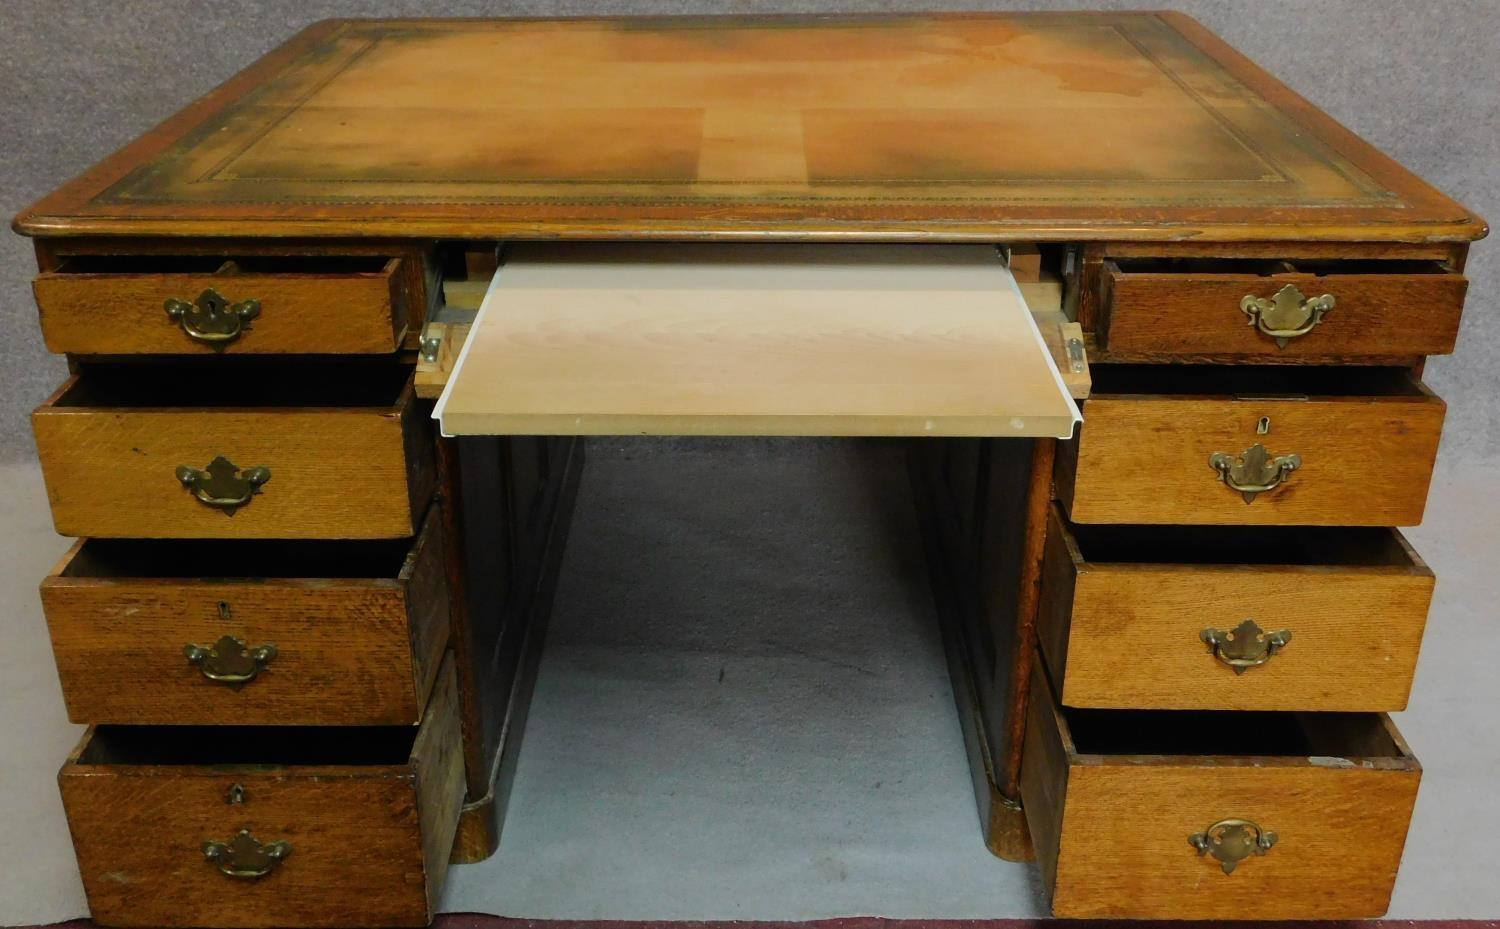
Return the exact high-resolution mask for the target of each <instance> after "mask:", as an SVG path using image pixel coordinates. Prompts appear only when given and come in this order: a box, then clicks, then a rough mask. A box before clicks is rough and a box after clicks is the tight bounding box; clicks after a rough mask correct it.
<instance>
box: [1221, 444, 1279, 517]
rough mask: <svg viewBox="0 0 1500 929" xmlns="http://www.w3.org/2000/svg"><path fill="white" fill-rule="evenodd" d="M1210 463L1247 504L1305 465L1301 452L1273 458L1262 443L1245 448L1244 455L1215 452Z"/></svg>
mask: <svg viewBox="0 0 1500 929" xmlns="http://www.w3.org/2000/svg"><path fill="white" fill-rule="evenodd" d="M1208 466H1209V467H1210V468H1213V469H1214V470H1215V471H1217V472H1219V479H1220V480H1221V481H1223V482H1224V484H1225V486H1227V487H1228V488H1229V489H1230V490H1237V491H1239V492H1240V494H1241V495H1242V496H1243V497H1244V498H1245V502H1246V503H1250V502H1251V501H1253V500H1254V499H1255V495H1256V494H1263V493H1265V492H1266V491H1268V490H1275V489H1276V488H1277V487H1278V486H1279V485H1280V484H1281V482H1282V481H1285V480H1286V479H1287V478H1288V477H1289V476H1290V475H1291V473H1292V472H1293V471H1295V470H1297V469H1298V468H1300V467H1302V456H1301V455H1277V456H1276V457H1275V458H1272V457H1271V453H1270V452H1268V451H1266V447H1265V446H1264V445H1261V444H1260V443H1259V442H1257V443H1255V444H1254V445H1252V446H1250V447H1249V448H1247V449H1245V453H1244V454H1243V455H1231V454H1229V453H1228V452H1214V453H1213V454H1212V455H1209V456H1208Z"/></svg>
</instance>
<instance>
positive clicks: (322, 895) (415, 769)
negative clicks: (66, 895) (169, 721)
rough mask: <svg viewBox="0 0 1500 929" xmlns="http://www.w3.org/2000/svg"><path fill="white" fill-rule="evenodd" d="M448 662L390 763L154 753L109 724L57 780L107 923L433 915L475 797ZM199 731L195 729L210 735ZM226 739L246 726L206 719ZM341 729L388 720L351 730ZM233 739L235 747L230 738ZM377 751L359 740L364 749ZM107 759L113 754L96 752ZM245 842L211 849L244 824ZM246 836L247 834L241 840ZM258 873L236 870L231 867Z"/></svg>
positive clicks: (274, 922)
mask: <svg viewBox="0 0 1500 929" xmlns="http://www.w3.org/2000/svg"><path fill="white" fill-rule="evenodd" d="M454 696H455V687H454V683H453V669H452V665H451V661H450V662H449V663H448V665H447V666H446V667H445V668H444V672H443V675H442V678H441V682H440V684H439V686H438V688H437V690H436V692H435V693H434V695H433V702H432V704H431V706H430V707H429V708H428V712H427V714H426V719H425V720H424V722H423V724H422V727H421V730H420V732H419V733H418V734H417V736H416V740H415V743H414V744H413V743H411V742H410V740H408V742H407V744H408V745H409V746H411V748H410V756H409V757H408V758H407V759H405V760H404V761H398V762H397V763H391V764H370V765H366V764H332V765H324V764H318V765H305V766H304V765H274V764H268V765H259V766H258V765H253V764H238V765H207V764H205V765H193V764H152V763H150V762H149V761H147V762H144V763H143V762H142V761H141V760H140V759H137V758H134V757H129V756H128V755H127V756H125V757H124V760H123V761H121V762H115V761H114V760H112V759H110V758H109V757H108V753H107V752H105V751H103V750H101V747H100V745H99V743H101V742H102V741H104V740H105V739H106V738H107V735H106V734H105V729H107V728H108V727H104V728H101V729H91V730H89V733H88V735H86V736H85V744H84V746H82V747H81V748H80V751H79V752H77V753H75V755H74V757H73V758H71V759H70V760H69V762H68V763H67V764H66V765H65V766H64V767H63V770H62V772H61V774H60V775H59V777H58V780H59V784H60V787H61V790H62V797H63V805H64V808H65V810H66V812H67V816H68V826H69V829H70V831H71V833H72V837H73V844H74V847H75V851H76V853H77V856H78V868H79V873H80V874H81V876H82V877H83V884H84V890H85V891H86V893H87V894H88V901H89V909H90V911H91V914H92V917H93V920H94V922H95V923H96V924H98V925H101V926H202V927H210V929H213V927H276V926H309V927H313V926H316V927H360V926H425V925H427V923H428V922H429V921H430V919H431V916H432V913H433V911H434V909H435V905H436V900H437V894H438V892H439V889H440V887H441V883H442V879H443V876H444V874H445V872H446V867H447V858H448V853H449V851H450V850H451V847H452V844H453V836H454V834H455V832H456V830H457V826H458V817H459V813H460V809H461V806H462V802H463V765H462V761H461V749H460V744H459V722H458V715H457V712H456V709H455V703H454ZM202 731H203V730H187V732H188V733H190V734H192V733H201V732H202ZM209 731H210V732H213V733H215V735H216V736H218V737H220V738H222V739H224V740H226V743H228V742H230V740H233V739H234V738H235V733H236V732H237V731H240V730H235V729H219V730H209ZM324 732H328V733H330V735H329V736H328V738H329V740H330V741H331V740H332V739H333V738H335V736H334V735H332V734H331V733H337V736H336V737H337V738H340V739H349V738H352V734H358V733H361V732H368V733H370V736H369V738H370V739H371V740H374V739H377V738H379V737H389V736H390V735H391V730H388V729H383V728H377V729H373V730H362V729H354V730H348V729H341V730H312V733H314V734H317V733H324ZM227 750H228V751H233V748H232V746H231V747H229V748H227ZM369 751H371V749H369V748H367V747H361V746H358V745H353V744H351V747H350V749H349V753H350V755H351V756H352V757H359V756H360V755H362V754H364V753H367V752H369ZM96 755H100V756H104V757H94V756H96ZM242 830H243V831H248V833H249V838H250V839H253V840H254V841H255V842H259V843H262V845H263V846H269V845H271V843H277V842H285V843H287V847H286V848H285V849H284V852H285V853H284V855H283V856H282V857H281V858H280V859H279V860H274V861H267V860H266V859H264V858H258V857H257V856H255V855H254V854H253V852H252V851H251V850H249V849H228V850H223V849H219V850H216V851H217V852H218V855H217V857H216V858H212V859H211V858H210V857H208V855H207V854H206V852H205V845H206V843H211V842H212V843H222V844H226V845H227V844H230V843H231V842H232V841H233V840H234V839H235V837H236V836H238V835H239V834H240V833H241V831H242ZM241 841H242V842H245V843H247V844H248V840H241ZM221 866H222V867H226V868H230V869H239V870H243V871H245V872H252V873H253V872H265V873H263V874H261V875H260V876H251V873H246V874H245V875H243V876H238V877H236V876H230V875H227V874H224V873H222V872H221V871H220V867H221Z"/></svg>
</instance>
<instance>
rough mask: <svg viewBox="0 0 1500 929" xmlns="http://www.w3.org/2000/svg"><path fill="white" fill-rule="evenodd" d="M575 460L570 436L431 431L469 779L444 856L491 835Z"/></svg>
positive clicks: (514, 746)
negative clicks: (444, 435)
mask: <svg viewBox="0 0 1500 929" xmlns="http://www.w3.org/2000/svg"><path fill="white" fill-rule="evenodd" d="M582 470H583V441H582V440H581V439H576V438H574V437H570V436H569V437H561V438H529V437H507V438H464V439H440V440H439V441H438V482H439V494H440V501H441V503H442V504H443V525H444V536H445V539H444V541H445V542H446V544H447V551H448V562H449V574H448V581H449V590H450V598H451V601H452V613H453V617H452V629H453V640H452V641H453V651H454V655H455V658H456V659H457V665H458V677H459V690H460V701H459V703H460V716H461V719H462V722H463V732H464V765H465V771H466V774H467V785H468V799H467V802H466V803H465V805H464V809H463V815H462V817H461V819H460V820H459V828H458V836H457V837H456V839H455V840H454V846H453V861H455V862H460V863H462V862H472V861H480V860H483V859H484V858H487V857H489V855H490V854H492V853H493V852H494V850H495V849H496V848H497V847H498V845H499V841H500V833H501V829H502V827H503V825H504V822H505V810H506V804H507V801H508V800H509V796H510V786H511V782H512V779H513V778H514V774H515V765H516V759H517V756H518V754H519V752H520V748H521V740H522V736H523V735H524V732H525V724H526V715H527V711H528V710H529V708H530V705H531V693H532V689H533V685H534V684H535V681H536V670H537V666H538V664H539V661H540V658H541V652H542V643H543V640H544V638H545V633H546V626H547V618H548V614H549V613H550V611H551V606H552V594H553V590H554V588H555V585H556V581H557V572H558V568H559V566H560V564H561V561H562V553H563V548H564V546H565V544H566V540H567V534H568V526H569V524H570V522H571V520H572V512H573V502H574V499H575V497H576V494H577V489H578V481H579V477H580V475H581V473H582Z"/></svg>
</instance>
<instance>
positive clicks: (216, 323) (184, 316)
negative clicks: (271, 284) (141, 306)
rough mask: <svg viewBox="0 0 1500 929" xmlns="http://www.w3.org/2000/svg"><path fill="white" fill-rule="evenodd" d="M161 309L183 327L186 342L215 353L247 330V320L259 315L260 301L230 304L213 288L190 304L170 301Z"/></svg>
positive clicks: (176, 300) (248, 322)
mask: <svg viewBox="0 0 1500 929" xmlns="http://www.w3.org/2000/svg"><path fill="white" fill-rule="evenodd" d="M162 307H163V309H165V310H166V311H167V315H168V316H169V317H171V318H172V319H174V320H176V321H177V322H178V324H180V325H181V326H182V331H183V332H185V333H187V336H188V338H190V339H193V340H194V341H197V342H202V343H203V344H205V345H208V346H210V347H212V348H216V349H222V348H224V346H226V345H228V344H229V343H230V342H233V341H234V340H235V339H238V338H239V337H240V333H242V332H244V331H245V330H246V329H249V328H250V320H252V319H254V318H255V317H257V316H259V315H260V301H259V300H241V301H240V302H239V303H235V304H231V303H230V302H229V301H228V300H226V299H225V298H224V297H223V296H221V295H220V294H219V292H218V291H217V290H214V289H213V288H212V287H210V288H209V289H208V290H205V291H204V292H203V293H201V294H199V295H198V299H197V300H194V301H193V302H191V303H189V302H188V301H186V300H179V299H177V298H176V297H171V298H169V299H168V300H167V302H166V303H164V304H162Z"/></svg>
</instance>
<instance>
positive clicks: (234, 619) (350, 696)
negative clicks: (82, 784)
mask: <svg viewBox="0 0 1500 929" xmlns="http://www.w3.org/2000/svg"><path fill="white" fill-rule="evenodd" d="M438 530H439V526H438V514H437V508H436V507H434V508H433V509H432V512H431V513H429V515H428V517H427V520H426V522H425V524H424V526H423V528H422V534H421V535H420V536H419V537H418V538H417V539H416V540H415V542H414V543H413V544H412V545H411V546H410V547H409V548H407V547H406V546H405V544H404V543H401V542H373V543H372V542H313V543H308V542H303V543H288V542H263V543H262V542H249V543H243V542H242V543H235V542H196V541H195V542H167V543H159V542H146V541H136V540H131V541H121V542H103V541H97V540H96V541H92V542H80V543H79V544H77V545H75V546H74V548H73V550H72V551H71V552H69V553H68V556H67V557H66V558H65V559H64V561H63V563H62V564H60V565H59V566H58V569H57V570H56V571H55V572H54V573H53V574H52V575H50V576H49V577H48V578H47V579H46V580H44V581H43V582H42V589H41V594H42V607H43V610H44V611H45V613H46V616H47V625H48V627H49V629H50V631H51V634H52V650H53V654H54V656H55V657H56V660H57V669H58V677H59V679H60V681H61V683H62V689H63V698H64V700H65V702H66V704H67V707H68V717H69V718H70V719H71V720H73V721H74V722H79V723H122V724H137V725H153V724H155V725H171V724H178V725H221V724H233V725H252V726H274V725H288V726H335V725H337V726H361V725H413V724H415V723H417V722H418V721H419V720H420V718H421V713H422V708H423V706H425V705H426V702H427V696H428V694H429V692H430V691H431V688H432V684H433V681H434V679H435V678H436V675H437V670H438V664H439V662H440V660H441V659H442V656H443V650H444V649H445V648H446V647H447V643H448V590H447V580H446V574H445V571H444V564H443V552H442V537H441V533H440V532H439V531H438ZM247 546H248V547H249V550H248V551H247ZM187 547H193V548H197V549H201V551H194V552H186V551H185V549H186V548H187ZM273 547H274V548H276V549H280V550H281V551H280V552H276V553H267V552H266V549H267V548H273ZM120 549H129V550H127V551H120ZM329 549H336V550H337V551H334V552H330V551H329ZM402 549H406V552H405V557H404V558H402V557H401V550H402ZM174 560H176V561H178V562H181V563H183V567H184V568H185V569H186V570H188V571H196V572H200V573H207V572H209V571H213V572H214V573H216V574H229V573H233V574H235V575H242V576H237V577H236V578H234V579H212V580H209V579H203V578H200V577H190V576H171V575H173V574H176V573H177V572H176V571H175V570H174V569H173V568H172V564H173V561H174ZM298 560H300V561H305V562H312V561H322V562H326V563H327V565H326V567H327V569H328V570H327V571H326V573H327V575H328V576H310V574H309V573H303V569H302V568H301V567H297V568H289V562H292V561H298ZM143 562H155V563H157V564H160V565H161V567H160V569H159V570H157V571H156V573H155V574H154V575H153V576H149V577H147V576H139V575H137V576H131V575H130V573H129V572H130V570H131V568H132V567H138V566H139V565H141V564H142V563H143ZM362 562H365V563H362ZM368 562H376V564H373V565H372V564H368ZM289 569H292V570H297V571H298V575H299V576H297V577H278V576H275V575H276V572H278V571H282V572H285V571H288V570H289ZM341 569H342V570H341ZM153 570H156V569H155V566H153ZM226 637H227V639H226Z"/></svg>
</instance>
